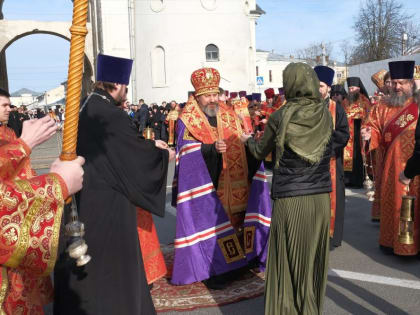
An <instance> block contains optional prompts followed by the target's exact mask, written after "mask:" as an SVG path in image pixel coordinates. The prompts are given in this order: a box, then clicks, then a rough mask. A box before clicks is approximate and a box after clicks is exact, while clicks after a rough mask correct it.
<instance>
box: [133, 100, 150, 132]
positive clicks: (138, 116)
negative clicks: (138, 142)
mask: <svg viewBox="0 0 420 315" xmlns="http://www.w3.org/2000/svg"><path fill="white" fill-rule="evenodd" d="M148 117H149V107H148V106H147V104H144V103H143V104H142V105H141V106H140V108H139V110H138V111H137V112H136V113H135V115H134V121H135V123H136V125H137V128H138V130H139V132H140V134H141V135H142V134H143V130H144V129H145V128H146V126H147V119H148Z"/></svg>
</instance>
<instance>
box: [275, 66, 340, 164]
mask: <svg viewBox="0 0 420 315" xmlns="http://www.w3.org/2000/svg"><path fill="white" fill-rule="evenodd" d="M283 87H284V92H285V96H286V100H287V103H286V104H285V105H284V106H283V107H281V108H280V109H279V110H278V112H277V114H278V115H279V116H280V119H279V128H278V130H277V132H276V146H277V148H278V149H277V152H278V153H279V155H280V156H279V157H278V158H277V159H279V158H281V156H282V155H283V152H284V145H287V146H288V147H289V148H290V149H291V150H292V151H293V152H295V153H296V154H297V155H298V156H299V157H301V158H302V159H304V160H306V161H308V162H310V163H312V164H315V163H317V162H319V161H320V160H321V158H322V156H323V155H324V151H325V147H326V145H327V144H328V142H329V140H330V137H331V134H332V130H333V121H332V117H331V114H330V112H329V110H328V106H326V104H325V102H324V101H323V100H322V99H321V95H320V93H319V80H318V77H317V75H316V73H315V71H314V70H313V69H312V68H311V67H310V66H309V65H307V64H304V63H291V64H289V65H288V66H287V67H286V69H285V70H284V71H283Z"/></svg>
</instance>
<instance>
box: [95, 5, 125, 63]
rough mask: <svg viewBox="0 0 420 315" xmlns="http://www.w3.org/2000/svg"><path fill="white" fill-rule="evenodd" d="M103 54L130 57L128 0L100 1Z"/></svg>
mask: <svg viewBox="0 0 420 315" xmlns="http://www.w3.org/2000/svg"><path fill="white" fill-rule="evenodd" d="M101 10H102V32H103V45H104V47H103V49H104V54H107V55H112V56H116V57H122V58H130V37H129V36H130V34H129V18H128V0H106V1H103V0H102V1H101Z"/></svg>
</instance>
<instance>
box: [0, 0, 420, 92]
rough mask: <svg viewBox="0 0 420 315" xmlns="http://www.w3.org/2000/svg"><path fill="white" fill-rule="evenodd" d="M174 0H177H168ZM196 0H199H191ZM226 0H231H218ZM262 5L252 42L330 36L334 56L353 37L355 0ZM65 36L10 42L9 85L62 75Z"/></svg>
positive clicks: (41, 3) (55, 12)
mask: <svg viewBox="0 0 420 315" xmlns="http://www.w3.org/2000/svg"><path fill="white" fill-rule="evenodd" d="M173 1H176V0H173ZM191 1H198V0H191ZM219 1H230V0H219ZM400 1H401V2H402V3H403V4H404V6H405V8H406V10H407V12H408V13H410V14H417V16H416V21H417V22H418V23H419V24H420V1H419V0H400ZM257 3H258V4H259V5H260V7H261V8H262V9H263V10H264V11H266V14H265V15H263V16H262V17H261V18H260V19H259V20H258V25H257V30H256V37H257V38H256V41H257V48H259V49H265V50H272V49H274V51H275V52H276V53H279V54H284V55H293V54H294V53H295V52H296V50H298V49H301V48H305V47H307V46H308V45H310V44H311V43H319V42H321V41H323V42H332V43H333V44H334V50H333V52H332V55H333V57H334V58H336V59H338V60H341V59H342V58H341V51H340V43H342V42H343V41H349V42H350V43H351V42H352V41H353V39H354V37H353V33H354V32H353V29H352V26H353V18H354V16H356V15H357V13H358V9H359V3H360V1H359V0H257ZM3 13H4V16H5V18H6V19H13V20H22V19H33V20H42V21H70V20H71V16H72V2H71V1H70V0H5V1H4V5H3ZM68 55H69V42H68V41H66V40H64V39H61V38H59V37H55V36H50V35H31V36H27V37H24V38H22V39H19V40H18V41H16V42H14V43H13V44H12V45H11V46H9V48H8V49H7V50H6V58H7V65H8V75H9V90H10V91H11V92H14V91H16V90H18V89H20V88H22V87H26V88H29V89H32V90H35V91H38V92H43V91H45V90H47V89H51V88H54V87H56V86H58V85H59V84H60V83H61V82H63V81H65V80H66V77H67V66H68Z"/></svg>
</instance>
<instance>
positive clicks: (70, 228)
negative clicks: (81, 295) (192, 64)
mask: <svg viewBox="0 0 420 315" xmlns="http://www.w3.org/2000/svg"><path fill="white" fill-rule="evenodd" d="M88 4H89V3H88V0H74V1H73V21H72V26H71V27H70V33H71V41H70V60H69V72H68V79H67V99H66V112H65V115H66V120H65V122H64V130H63V148H62V151H61V155H60V160H62V161H72V160H75V159H76V158H77V154H76V144H77V131H78V125H79V105H80V96H81V90H82V79H83V65H84V58H85V38H86V35H87V33H88V31H87V28H86V23H87V16H88ZM66 203H67V204H70V203H71V211H70V222H69V223H67V224H66V234H67V235H68V236H70V237H71V240H72V243H71V244H70V246H69V247H68V248H67V251H68V252H69V255H70V257H72V258H74V259H77V266H83V265H85V264H87V263H88V262H89V261H90V259H91V257H90V256H89V255H86V252H87V245H86V242H85V240H84V239H83V235H84V234H85V228H84V224H83V223H81V222H80V221H79V216H78V213H77V208H76V203H75V200H74V198H72V197H69V199H67V200H66Z"/></svg>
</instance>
